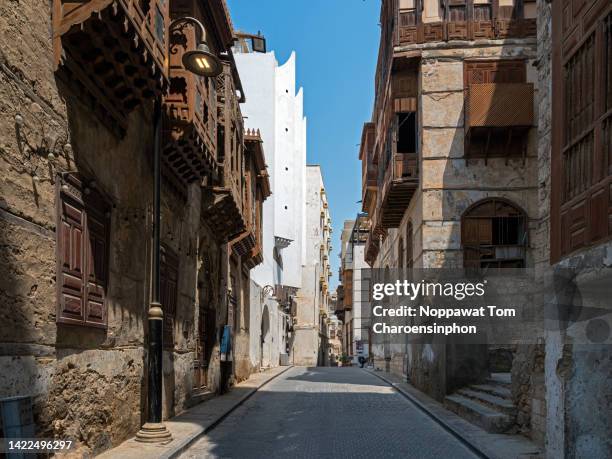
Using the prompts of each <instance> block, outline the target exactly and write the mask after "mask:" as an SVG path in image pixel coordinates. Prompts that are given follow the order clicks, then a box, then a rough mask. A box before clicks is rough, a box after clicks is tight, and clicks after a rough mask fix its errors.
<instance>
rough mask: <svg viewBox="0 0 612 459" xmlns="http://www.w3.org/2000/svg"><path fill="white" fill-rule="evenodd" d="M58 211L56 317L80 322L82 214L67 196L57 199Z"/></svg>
mask: <svg viewBox="0 0 612 459" xmlns="http://www.w3.org/2000/svg"><path fill="white" fill-rule="evenodd" d="M60 212H61V214H60V221H59V231H58V233H59V238H58V239H59V240H58V244H59V247H58V252H59V263H58V264H59V270H58V274H59V277H60V279H59V282H58V285H59V289H60V298H59V311H58V312H59V314H58V320H61V321H63V322H67V323H75V322H77V323H80V322H83V320H84V318H85V314H84V308H83V293H84V292H83V280H84V277H85V276H84V273H83V260H84V255H83V232H84V227H85V221H84V215H83V210H82V209H81V206H80V205H79V204H78V203H77V202H76V201H73V200H71V199H67V198H66V199H62V200H61V202H60Z"/></svg>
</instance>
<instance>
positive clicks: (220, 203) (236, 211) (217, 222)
mask: <svg viewBox="0 0 612 459" xmlns="http://www.w3.org/2000/svg"><path fill="white" fill-rule="evenodd" d="M206 190H207V191H209V193H205V194H204V196H203V199H202V214H201V215H202V219H203V220H204V222H205V223H206V224H208V226H209V227H210V228H211V230H212V231H213V234H215V236H216V237H217V239H218V240H219V241H231V240H232V239H233V238H234V237H236V236H238V235H239V234H241V233H242V232H243V231H245V230H246V222H245V220H244V215H243V214H242V206H241V201H240V200H239V199H237V198H236V196H235V195H234V192H233V189H231V188H224V187H209V188H206Z"/></svg>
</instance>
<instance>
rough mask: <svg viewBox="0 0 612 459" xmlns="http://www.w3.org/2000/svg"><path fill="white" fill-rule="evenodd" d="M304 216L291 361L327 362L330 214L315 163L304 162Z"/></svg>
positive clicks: (319, 173) (301, 362)
mask: <svg viewBox="0 0 612 459" xmlns="http://www.w3.org/2000/svg"><path fill="white" fill-rule="evenodd" d="M305 220H306V233H305V237H304V240H305V249H306V251H305V263H304V265H303V266H302V288H301V289H300V290H299V291H298V293H297V296H296V298H295V309H294V311H293V335H292V338H293V341H292V348H291V361H292V362H293V364H294V365H305V366H317V365H328V364H329V342H328V340H329V334H328V325H329V320H328V319H329V315H330V310H329V297H330V292H329V278H330V277H331V265H330V261H329V254H330V251H331V217H330V214H329V205H328V202H327V194H326V192H325V185H324V183H323V176H322V174H321V168H320V167H319V166H317V165H308V166H307V172H306V218H305Z"/></svg>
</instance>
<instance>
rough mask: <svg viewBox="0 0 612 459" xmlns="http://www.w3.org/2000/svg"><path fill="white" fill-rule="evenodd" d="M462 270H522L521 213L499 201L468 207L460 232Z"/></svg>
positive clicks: (524, 230) (523, 224)
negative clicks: (463, 268) (464, 268)
mask: <svg viewBox="0 0 612 459" xmlns="http://www.w3.org/2000/svg"><path fill="white" fill-rule="evenodd" d="M461 241H462V244H463V256H464V266H465V267H466V268H491V267H493V268H524V267H525V248H526V246H527V228H526V218H525V215H524V213H523V212H522V211H521V210H520V209H519V208H518V207H516V206H514V205H513V204H511V203H509V202H507V201H505V200H502V199H488V200H485V201H481V202H479V203H477V204H475V205H473V206H472V207H470V208H469V209H468V210H467V211H466V213H465V214H464V215H463V219H462V228H461Z"/></svg>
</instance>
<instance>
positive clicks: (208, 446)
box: [181, 367, 477, 459]
mask: <svg viewBox="0 0 612 459" xmlns="http://www.w3.org/2000/svg"><path fill="white" fill-rule="evenodd" d="M211 457H222V458H226V457H227V458H266V459H267V458H313V459H314V458H316V459H320V458H379V457H380V458H387V457H389V458H395V457H398V458H406V459H408V458H418V459H421V458H436V459H447V458H448V459H463V458H466V459H467V458H474V457H477V456H475V455H474V454H473V453H471V452H470V451H469V450H468V449H467V448H466V447H465V446H463V445H462V444H461V443H460V442H459V441H457V440H456V439H455V438H454V437H453V436H451V435H450V434H449V433H448V432H446V431H445V430H444V429H442V427H440V426H439V425H438V424H436V423H435V422H434V421H432V420H431V419H430V418H429V417H428V416H426V415H425V414H423V413H422V412H421V411H419V410H418V409H417V408H415V407H414V406H413V405H412V404H411V403H410V402H408V401H407V400H406V399H405V398H404V397H402V396H401V395H399V394H398V393H396V392H395V391H394V390H393V389H392V388H391V387H389V386H388V385H386V384H385V383H384V382H383V381H381V380H380V379H378V378H376V377H375V376H372V375H370V374H368V373H366V372H365V371H363V370H360V369H359V368H354V367H348V368H327V367H321V368H305V367H294V368H291V369H290V370H289V371H287V372H285V373H284V374H282V375H281V376H279V377H278V378H276V379H274V380H273V381H272V382H270V383H269V384H267V385H266V386H264V387H263V388H261V389H260V390H259V391H258V392H257V393H255V394H254V395H253V396H252V397H251V398H250V399H249V400H247V401H246V402H245V403H244V404H243V405H242V406H241V407H239V408H238V409H236V411H234V412H233V413H232V414H231V415H230V416H228V417H227V418H226V419H225V420H224V421H223V422H222V423H221V424H220V425H219V426H217V427H216V428H215V429H214V430H212V431H211V432H209V433H208V435H206V436H204V437H202V438H201V439H200V440H198V441H197V442H196V443H194V444H193V445H192V446H191V447H190V448H189V449H188V450H187V451H186V452H184V453H183V455H182V456H181V458H183V459H185V458H211Z"/></svg>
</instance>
